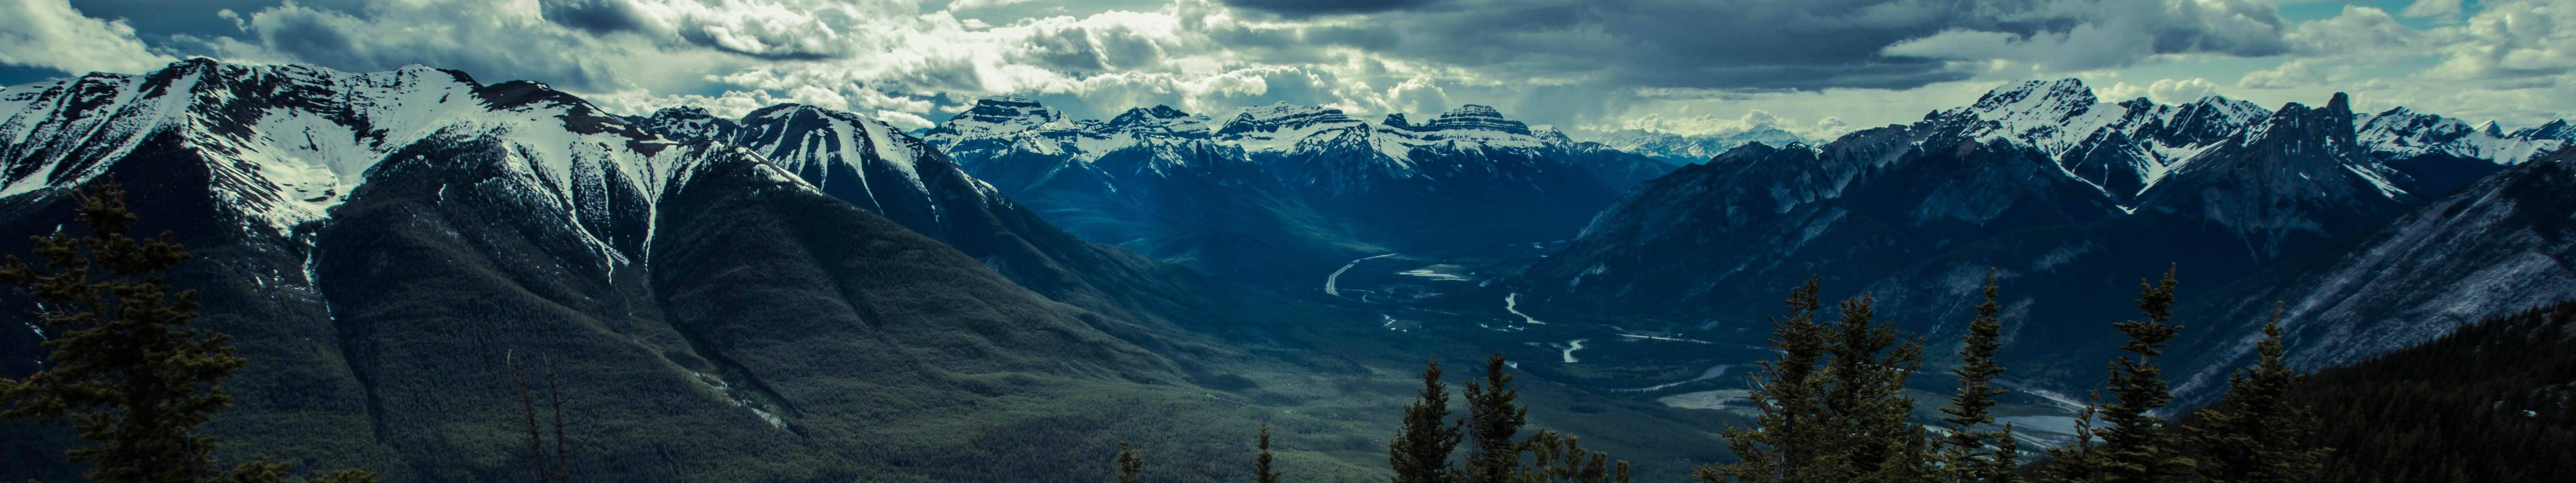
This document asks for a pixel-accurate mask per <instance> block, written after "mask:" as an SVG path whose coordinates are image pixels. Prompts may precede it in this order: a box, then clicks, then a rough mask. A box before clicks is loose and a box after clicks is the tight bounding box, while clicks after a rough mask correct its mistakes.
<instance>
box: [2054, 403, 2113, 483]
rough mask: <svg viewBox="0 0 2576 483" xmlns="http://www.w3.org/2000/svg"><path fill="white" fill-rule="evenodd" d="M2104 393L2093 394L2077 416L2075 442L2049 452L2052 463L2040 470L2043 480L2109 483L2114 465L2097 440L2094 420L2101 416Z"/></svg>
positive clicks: (2069, 482) (2057, 482) (2071, 482)
mask: <svg viewBox="0 0 2576 483" xmlns="http://www.w3.org/2000/svg"><path fill="white" fill-rule="evenodd" d="M2101 408H2102V394H2101V393H2093V394H2091V399H2090V400H2088V401H2086V402H2085V403H2084V410H2083V411H2082V412H2078V413H2076V414H2075V442H2074V443H2073V444H2069V445H2066V446H2065V447H2060V448H2049V449H2048V464H2047V465H2046V466H2042V467H2040V469H2039V481H2043V482H2047V483H2097V482H2102V481H2109V479H2108V476H2107V473H2108V471H2109V466H2110V462H2109V461H2107V460H2105V459H2104V455H2103V453H2102V451H2101V446H2100V445H2099V444H2096V443H2095V442H2094V440H2095V439H2096V438H2095V437H2096V436H2098V435H2099V434H2100V433H2097V432H2095V431H2094V430H2093V420H2095V419H2097V418H2098V416H2099V415H2100V414H2101Z"/></svg>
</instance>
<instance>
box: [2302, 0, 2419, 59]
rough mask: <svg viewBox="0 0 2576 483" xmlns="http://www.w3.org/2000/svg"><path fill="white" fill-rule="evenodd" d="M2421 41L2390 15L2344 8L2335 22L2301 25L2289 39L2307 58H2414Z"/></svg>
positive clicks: (2363, 9) (2415, 33) (2331, 20)
mask: <svg viewBox="0 0 2576 483" xmlns="http://www.w3.org/2000/svg"><path fill="white" fill-rule="evenodd" d="M2422 38H2423V35H2422V34H2421V32H2417V31H2416V30H2415V29H2413V28H2410V27H2407V26H2405V25H2404V24H2400V23H2398V22H2397V18H2396V17H2393V16H2390V15H2388V12H2387V11H2385V10H2380V9H2377V8H2371V7H2363V6H2358V5H2345V6H2344V7H2343V13H2342V14H2339V15H2336V16H2334V17H2332V18H2327V19H2324V20H2316V21H2311V22H2305V23H2301V24H2299V26H2298V27H2297V28H2295V29H2292V30H2291V32H2290V34H2289V35H2288V39H2289V41H2290V43H2291V44H2292V45H2293V46H2295V48H2296V49H2297V50H2298V51H2299V52H2300V53H2302V54H2306V55H2338V54H2354V55H2366V56H2377V57H2387V56H2397V55H2408V54H2411V53H2413V52H2414V51H2415V50H2416V49H2415V47H2416V44H2418V43H2419V42H2421V40H2422Z"/></svg>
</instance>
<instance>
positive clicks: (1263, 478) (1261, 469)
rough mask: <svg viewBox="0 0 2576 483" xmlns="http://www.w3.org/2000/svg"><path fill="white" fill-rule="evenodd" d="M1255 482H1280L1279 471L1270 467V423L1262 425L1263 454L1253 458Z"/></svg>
mask: <svg viewBox="0 0 2576 483" xmlns="http://www.w3.org/2000/svg"><path fill="white" fill-rule="evenodd" d="M1252 481H1253V483H1279V472H1277V471H1272V470H1271V469H1270V425H1268V424H1263V425H1261V455H1260V456H1255V457H1253V458H1252Z"/></svg>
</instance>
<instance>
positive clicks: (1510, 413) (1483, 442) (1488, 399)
mask: <svg viewBox="0 0 2576 483" xmlns="http://www.w3.org/2000/svg"><path fill="white" fill-rule="evenodd" d="M1503 362H1504V361H1503V354H1502V353H1500V352H1496V353H1494V355H1493V356H1492V357H1488V358H1486V359H1485V380H1484V381H1483V382H1476V381H1469V382H1468V383H1467V392H1466V395H1467V419H1466V420H1464V421H1461V422H1460V425H1461V426H1463V427H1465V428H1466V430H1467V431H1466V438H1467V440H1468V441H1470V442H1471V443H1473V444H1471V445H1470V446H1468V447H1467V461H1466V466H1467V468H1466V471H1465V473H1466V478H1467V481H1468V482H1470V483H1505V482H1506V481H1508V480H1509V479H1510V478H1511V475H1512V469H1513V468H1515V467H1518V466H1519V465H1520V452H1521V449H1520V444H1519V442H1517V441H1516V440H1515V439H1514V437H1515V436H1518V435H1519V433H1520V431H1521V425H1522V424H1526V423H1528V422H1529V408H1527V407H1522V406H1521V405H1519V404H1516V403H1513V402H1512V399H1514V398H1517V397H1519V396H1520V391H1519V390H1515V389H1512V388H1511V387H1510V385H1511V382H1512V375H1511V373H1508V372H1504V369H1505V368H1506V366H1505V365H1504V363H1503Z"/></svg>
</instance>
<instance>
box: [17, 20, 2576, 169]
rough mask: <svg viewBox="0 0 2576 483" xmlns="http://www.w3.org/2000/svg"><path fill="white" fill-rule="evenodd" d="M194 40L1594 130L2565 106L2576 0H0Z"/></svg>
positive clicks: (252, 48)
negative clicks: (2116, 113)
mask: <svg viewBox="0 0 2576 483" xmlns="http://www.w3.org/2000/svg"><path fill="white" fill-rule="evenodd" d="M2562 26H2564V27H2563V28H2562ZM198 56H203V57H212V58H216V59H220V60H223V61H227V62H238V63H258V64H267V63H303V64H315V65H320V66H324V67H328V68H332V69H338V70H343V71H351V72H369V71H381V70H390V69H393V68H397V67H401V66H403V65H406V64H421V65H428V66H432V67H440V68H447V69H457V70H461V71H464V72H466V73H468V74H470V75H472V76H473V77H474V78H475V79H477V80H479V81H482V82H485V83H498V82H501V81H506V80H513V79H525V80H533V81H538V82H543V83H545V84H547V85H550V86H553V87H555V88H557V89H561V90H565V91H568V92H572V93H575V94H577V95H580V96H582V97H583V98H586V99H589V100H591V101H592V102H594V103H596V104H599V105H601V106H602V107H603V108H605V109H608V110H610V111H613V112H618V113H622V114H647V113H650V112H652V111H653V110H655V109H660V108H665V107H674V106H699V107H704V108H707V109H709V110H712V111H715V112H716V113H718V114H723V115H728V116H732V115H740V114H742V113H744V112H748V111H750V110H752V109H757V108H760V107H764V106H768V105H772V104H778V103H787V102H794V103H804V104H812V105H819V106H824V107H831V108H836V109H842V110H847V111H851V112H856V113H860V114H864V115H870V116H874V117H876V118H878V119H881V120H884V121H886V122H887V123H889V124H893V125H896V126H899V127H905V128H920V127H927V126H929V125H931V124H932V123H935V122H938V121H943V120H946V119H948V118H949V117H950V116H953V115H955V114H956V113H957V112H958V111H960V110H962V109H964V108H966V107H968V106H970V105H971V104H972V103H973V102H974V99H977V98H980V97H984V96H992V95H1000V94H1019V95H1027V96H1031V97H1034V98H1036V99H1038V100H1039V101H1041V102H1044V103H1046V104H1048V105H1050V106H1052V107H1056V108H1058V109H1059V110H1061V111H1064V112H1067V113H1069V114H1071V115H1073V116H1075V117H1077V118H1108V117H1111V116H1114V115H1116V114H1117V113H1118V112H1120V111H1124V110H1126V109H1128V108H1131V107H1144V106H1152V105H1156V104H1163V105H1170V106H1173V107H1177V108H1180V109H1183V110H1187V111H1191V112H1198V113H1212V112H1222V111H1225V110H1227V109H1231V108H1234V107H1238V106H1243V105H1252V104H1268V103H1272V102H1288V103H1294V104H1309V105H1322V106H1328V107H1334V108H1339V109H1342V110H1344V111H1347V112H1350V113H1352V114H1354V115H1355V116H1358V117H1361V118H1363V119H1375V118H1376V117H1377V116H1382V115H1384V114H1388V113H1406V114H1408V115H1409V116H1413V117H1414V118H1417V119H1419V118H1422V117H1424V116H1429V115H1435V114H1436V113H1438V112H1441V111H1445V110H1448V109H1452V108H1455V107H1457V106H1459V105H1462V104H1483V105H1489V106H1493V107H1496V108H1498V109H1501V110H1502V111H1503V112H1504V114H1505V115H1507V116H1510V117H1513V118H1515V119H1520V120H1524V121H1528V122H1530V123H1532V124H1548V125H1554V126H1557V127H1559V128H1564V129H1567V130H1571V131H1576V132H1578V133H1580V132H1582V131H1585V130H1610V129H1627V128H1636V129H1648V130H1656V131H1665V132H1673V133H1680V134H1725V133H1731V132H1738V131H1742V130H1745V129H1750V128H1754V127H1765V126H1767V127H1776V128H1780V129H1786V130H1789V131H1792V132H1797V133H1800V134H1802V135H1807V136H1810V137H1817V138H1825V137H1830V136H1834V135H1838V134H1841V133H1844V132H1848V131H1851V130H1854V129H1861V128H1867V127H1873V126H1878V125H1885V124H1895V123H1905V122H1910V121H1913V120H1917V119H1921V118H1922V117H1923V115H1924V114H1925V113H1927V112H1930V111H1933V110H1937V109H1943V108H1948V107H1955V106H1961V105H1966V104H1969V103H1971V102H1974V101H1975V100H1976V98H1977V96H1978V95H1979V94H1982V93H1983V92H1985V91H1986V90H1988V89H1992V88H1994V87H1996V86H1999V85H2002V84H2004V83H2007V82H2011V81H2015V80H2024V79H2056V78H2067V77H2072V78H2078V79H2082V80H2083V81H2084V82H2085V83H2086V85H2088V86H2091V87H2093V89H2094V91H2095V93H2096V94H2097V95H2099V96H2101V97H2103V98H2104V99H2106V100H2119V99H2130V98H2137V97H2145V98H2148V99H2152V100H2155V101H2158V102H2164V103H2183V102H2190V101H2192V100H2195V99H2198V98H2200V97H2202V96H2206V95H2213V94H2215V95H2224V96H2228V97H2232V98H2237V99H2244V100H2249V101H2253V102H2256V103H2258V104H2263V105H2265V106H2278V105H2281V104H2283V103H2287V102H2303V103H2309V104H2317V103H2323V102H2324V101H2325V100H2326V99H2328V98H2329V97H2330V96H2331V95H2332V94H2333V93H2334V92H2349V93H2351V94H2352V95H2353V99H2354V102H2355V108H2356V109H2362V110H2371V111H2376V110H2380V109H2386V108H2389V107H2394V106H2400V105H2403V106H2407V107H2409V108H2412V109H2415V110H2418V111H2423V112H2431V113H2437V114H2443V115H2448V116H2453V117H2457V118H2462V119H2464V120H2468V121H2469V122H2472V123H2476V122H2483V121H2486V120H2495V121H2497V122H2499V123H2500V124H2502V125H2503V126H2505V127H2506V128H2507V129H2511V128H2515V127H2521V126H2530V125H2535V124H2539V123H2542V122H2547V121H2549V120H2552V119H2559V118H2564V117H2568V116H2569V113H2570V111H2576V0H1097V1H1092V0H79V1H66V0H0V85H15V84H21V83H27V82H36V81H42V80H46V79H51V78H58V77H64V76H68V75H78V74H82V73H88V72H93V71H100V72H124V73H139V72H146V71H150V70H153V69H158V68H160V67H161V66H163V65H166V64H167V63H169V62H173V61H176V60H178V59H184V58H189V57H198Z"/></svg>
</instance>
